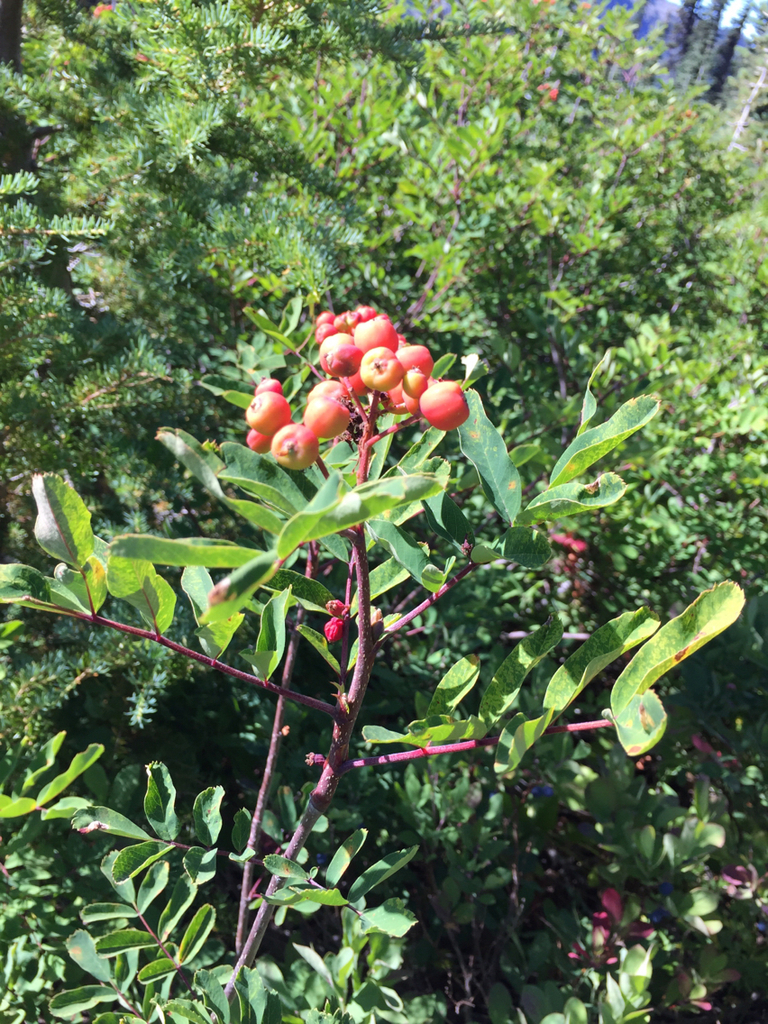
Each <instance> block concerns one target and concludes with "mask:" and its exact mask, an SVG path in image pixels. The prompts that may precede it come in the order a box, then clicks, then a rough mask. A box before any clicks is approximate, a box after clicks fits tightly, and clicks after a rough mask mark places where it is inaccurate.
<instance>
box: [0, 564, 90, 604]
mask: <svg viewBox="0 0 768 1024" xmlns="http://www.w3.org/2000/svg"><path fill="white" fill-rule="evenodd" d="M0 604H17V605H19V606H20V607H22V608H39V609H41V610H42V611H49V612H58V613H60V614H63V615H66V614H67V612H72V611H75V612H80V613H81V614H82V613H85V612H90V609H89V608H87V607H86V606H85V605H83V604H81V603H80V601H79V600H78V598H77V596H76V595H75V594H74V593H73V592H72V591H70V590H68V589H67V588H66V587H65V586H64V585H63V584H62V583H59V581H58V580H55V579H51V578H50V577H48V576H43V574H42V573H40V572H38V571H37V569H33V568H32V567H31V566H29V565H21V564H19V563H18V562H11V563H10V564H7V565H0Z"/></svg>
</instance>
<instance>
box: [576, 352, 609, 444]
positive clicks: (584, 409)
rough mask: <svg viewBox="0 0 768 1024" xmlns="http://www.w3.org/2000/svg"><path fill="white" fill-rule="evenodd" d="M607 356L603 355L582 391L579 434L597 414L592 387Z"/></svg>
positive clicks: (606, 354)
mask: <svg viewBox="0 0 768 1024" xmlns="http://www.w3.org/2000/svg"><path fill="white" fill-rule="evenodd" d="M608 354H609V353H608V352H606V353H605V355H604V356H603V357H602V359H601V360H600V362H599V363H598V364H597V366H596V367H595V368H594V370H593V371H592V373H590V375H589V380H588V381H587V387H586V390H585V391H584V401H583V402H582V404H581V422H580V425H579V434H583V433H584V431H585V430H586V429H587V427H588V426H589V424H590V422H591V421H592V417H593V416H594V415H595V413H596V412H597V401H596V400H595V396H594V395H593V394H592V385H593V384H594V382H595V377H596V376H597V375H598V373H599V372H600V370H602V369H603V364H604V363H605V362H606V361H607V359H608Z"/></svg>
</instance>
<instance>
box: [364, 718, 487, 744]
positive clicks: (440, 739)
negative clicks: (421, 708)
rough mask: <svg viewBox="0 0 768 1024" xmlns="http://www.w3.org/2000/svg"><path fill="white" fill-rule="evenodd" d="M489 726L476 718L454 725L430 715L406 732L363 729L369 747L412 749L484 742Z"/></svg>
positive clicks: (372, 727)
mask: <svg viewBox="0 0 768 1024" xmlns="http://www.w3.org/2000/svg"><path fill="white" fill-rule="evenodd" d="M487 732H488V729H487V726H486V725H485V723H484V722H481V721H480V719H479V718H477V717H475V715H470V717H469V718H468V719H465V720H463V721H458V722H456V721H454V720H453V719H452V718H451V717H450V715H429V716H428V717H427V718H421V719H417V721H415V722H411V723H410V725H409V726H408V731H407V732H393V731H392V730H391V729H386V728H384V726H381V725H366V726H364V727H363V739H364V740H365V741H366V743H407V744H409V746H412V747H421V748H424V747H429V746H433V747H434V746H440V745H441V744H443V743H456V742H458V741H459V740H477V739H482V738H483V736H485V734H486V733H487Z"/></svg>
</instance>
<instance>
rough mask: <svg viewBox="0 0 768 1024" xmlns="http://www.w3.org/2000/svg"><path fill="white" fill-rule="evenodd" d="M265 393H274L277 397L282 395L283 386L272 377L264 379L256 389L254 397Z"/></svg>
mask: <svg viewBox="0 0 768 1024" xmlns="http://www.w3.org/2000/svg"><path fill="white" fill-rule="evenodd" d="M263 391H274V392H275V394H276V395H282V393H283V385H282V384H281V383H280V381H279V380H273V379H272V378H271V377H264V379H263V380H260V381H259V383H258V384H257V385H256V389H255V390H254V392H253V393H254V395H260V394H261V393H262V392H263Z"/></svg>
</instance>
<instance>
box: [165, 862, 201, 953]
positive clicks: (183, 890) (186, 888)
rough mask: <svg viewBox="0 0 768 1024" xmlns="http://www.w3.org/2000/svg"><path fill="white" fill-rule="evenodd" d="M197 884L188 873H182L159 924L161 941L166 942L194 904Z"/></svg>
mask: <svg viewBox="0 0 768 1024" xmlns="http://www.w3.org/2000/svg"><path fill="white" fill-rule="evenodd" d="M196 893H197V886H196V885H195V884H194V883H193V882H192V881H191V880H190V878H189V877H188V876H187V875H182V876H181V877H180V878H179V880H178V881H177V882H176V884H175V885H174V887H173V892H172V893H171V898H170V900H169V901H168V903H167V904H166V906H165V909H164V910H163V912H162V914H161V915H160V921H159V923H158V926H157V931H158V935H159V936H160V940H161V942H165V941H166V940H167V939H168V938H169V936H170V934H171V932H172V931H173V929H174V928H175V927H176V925H177V924H178V923H179V921H180V920H181V917H182V915H183V914H184V911H185V910H186V909H187V908H188V907H190V906H191V905H192V901H193V900H194V898H195V895H196Z"/></svg>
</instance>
